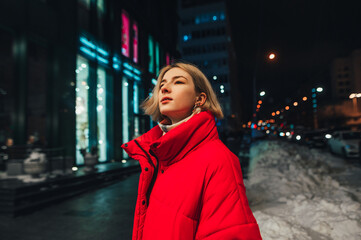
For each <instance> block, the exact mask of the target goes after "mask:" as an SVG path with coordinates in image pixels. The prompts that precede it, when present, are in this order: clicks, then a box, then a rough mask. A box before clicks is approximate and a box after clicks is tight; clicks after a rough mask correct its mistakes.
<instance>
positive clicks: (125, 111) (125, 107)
mask: <svg viewBox="0 0 361 240" xmlns="http://www.w3.org/2000/svg"><path fill="white" fill-rule="evenodd" d="M128 93H129V82H128V79H127V78H126V77H123V79H122V102H123V103H122V121H123V126H122V130H123V131H122V132H123V137H122V138H123V139H122V140H123V143H127V142H129V140H130V138H129V135H130V134H129V127H130V124H129V121H130V120H129V117H130V114H129V99H128V96H129V94H128ZM123 157H124V158H128V157H129V156H128V154H127V153H126V152H125V151H124V150H123Z"/></svg>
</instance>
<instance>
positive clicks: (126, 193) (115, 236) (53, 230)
mask: <svg viewBox="0 0 361 240" xmlns="http://www.w3.org/2000/svg"><path fill="white" fill-rule="evenodd" d="M138 179H139V174H133V175H130V176H125V177H124V178H123V179H122V180H120V181H119V182H118V183H115V184H113V185H110V186H108V187H105V188H102V189H98V190H95V191H92V192H87V193H84V194H82V195H78V196H76V197H74V198H70V199H68V200H66V201H64V202H61V203H54V204H53V205H51V206H49V207H46V208H44V209H41V210H39V211H36V212H33V213H31V214H28V215H23V216H19V217H16V218H12V217H6V216H0V240H123V239H131V236H132V227H133V214H134V208H135V202H136V197H137V189H138Z"/></svg>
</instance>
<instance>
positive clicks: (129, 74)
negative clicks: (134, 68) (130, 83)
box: [123, 69, 134, 78]
mask: <svg viewBox="0 0 361 240" xmlns="http://www.w3.org/2000/svg"><path fill="white" fill-rule="evenodd" d="M123 73H124V74H125V75H127V76H128V77H131V78H132V77H133V76H134V75H133V73H131V72H129V70H127V69H124V70H123Z"/></svg>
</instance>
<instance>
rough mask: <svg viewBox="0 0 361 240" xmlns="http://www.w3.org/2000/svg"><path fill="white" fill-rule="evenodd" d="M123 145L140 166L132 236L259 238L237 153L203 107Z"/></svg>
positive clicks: (136, 239) (142, 239)
mask: <svg viewBox="0 0 361 240" xmlns="http://www.w3.org/2000/svg"><path fill="white" fill-rule="evenodd" d="M162 134H163V132H162V130H161V129H160V128H159V126H156V127H154V128H152V129H151V130H150V131H149V132H147V133H145V134H143V135H142V136H140V137H138V138H137V139H134V140H132V141H130V142H128V143H126V144H123V145H122V148H123V149H125V151H126V152H127V153H128V154H129V156H130V157H132V158H134V159H136V160H138V161H139V162H140V166H141V168H142V172H141V175H140V179H139V187H138V199H137V204H136V209H135V217H134V226H133V240H163V239H164V240H166V239H167V240H178V239H179V240H180V239H184V240H191V239H205V240H213V239H217V240H218V239H222V240H228V239H232V240H237V239H261V235H260V232H259V228H258V225H257V222H256V219H255V218H254V216H253V214H252V212H251V209H250V208H249V205H248V201H247V197H246V190H245V187H244V185H243V180H242V173H241V168H240V164H239V160H238V158H237V157H236V156H235V155H234V154H233V153H232V152H231V151H229V149H228V148H227V147H226V146H225V145H224V144H223V143H222V142H221V141H220V140H219V138H218V133H217V128H216V126H215V121H214V117H213V115H212V113H211V112H209V111H205V112H201V113H199V114H196V115H194V116H193V117H192V118H191V119H189V120H188V121H187V122H184V123H182V124H181V125H179V126H177V127H175V128H174V129H172V130H170V131H169V132H168V133H167V134H165V135H164V136H162Z"/></svg>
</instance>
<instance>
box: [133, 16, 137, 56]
mask: <svg viewBox="0 0 361 240" xmlns="http://www.w3.org/2000/svg"><path fill="white" fill-rule="evenodd" d="M133 34H134V35H133V61H134V62H135V63H138V25H137V23H136V22H134V23H133Z"/></svg>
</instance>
